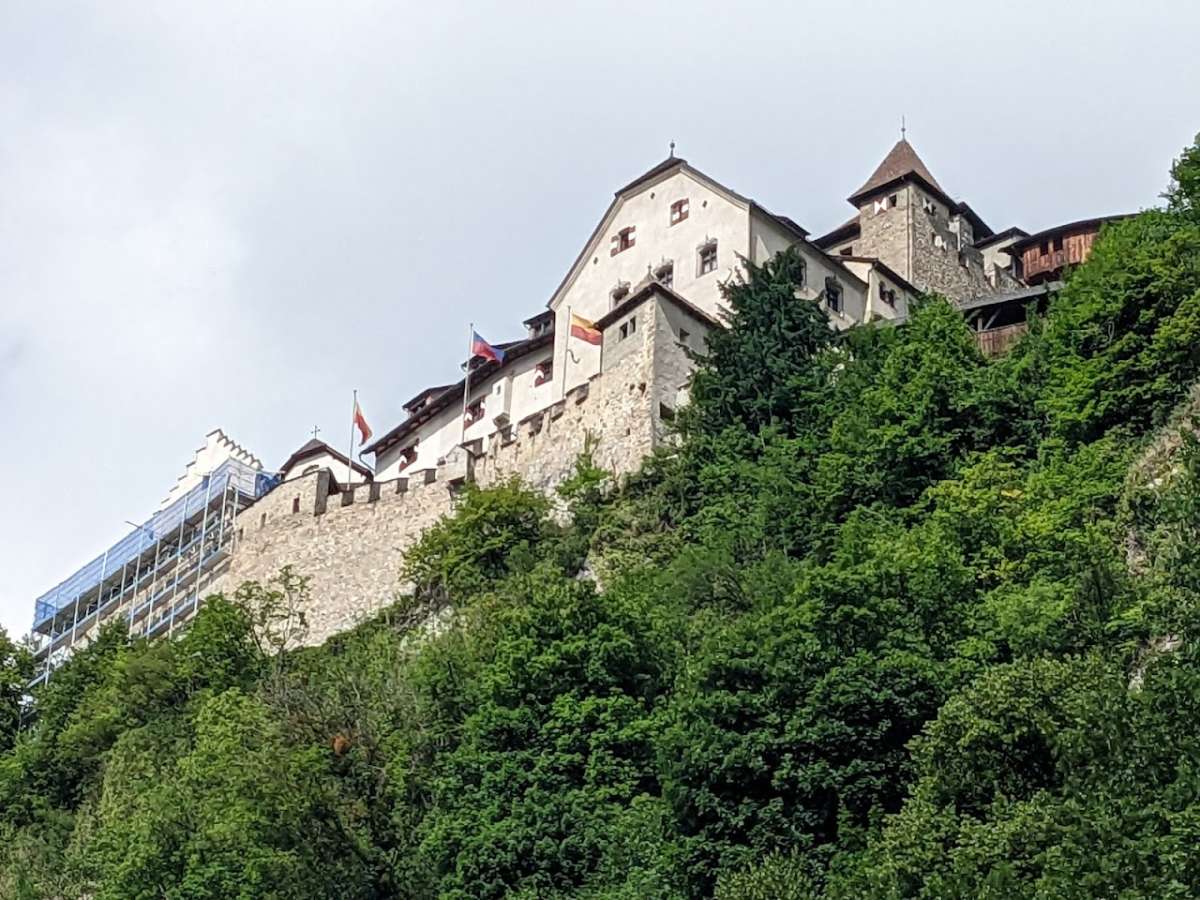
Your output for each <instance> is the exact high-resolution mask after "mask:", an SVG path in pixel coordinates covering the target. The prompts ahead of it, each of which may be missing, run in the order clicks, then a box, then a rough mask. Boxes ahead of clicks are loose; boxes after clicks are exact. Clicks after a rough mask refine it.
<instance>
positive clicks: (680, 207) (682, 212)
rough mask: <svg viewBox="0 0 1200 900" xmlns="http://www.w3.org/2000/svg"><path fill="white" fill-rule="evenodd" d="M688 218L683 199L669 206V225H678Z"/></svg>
mask: <svg viewBox="0 0 1200 900" xmlns="http://www.w3.org/2000/svg"><path fill="white" fill-rule="evenodd" d="M687 217H688V202H687V198H686V197H685V198H684V199H682V200H676V201H675V202H674V203H672V204H671V224H672V225H678V224H679V223H680V222H682V221H683V220H684V219H686V218H687Z"/></svg>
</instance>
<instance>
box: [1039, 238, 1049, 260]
mask: <svg viewBox="0 0 1200 900" xmlns="http://www.w3.org/2000/svg"><path fill="white" fill-rule="evenodd" d="M1040 249H1041V251H1042V256H1045V255H1046V254H1047V253H1049V252H1050V242H1049V241H1042V246H1041V248H1040Z"/></svg>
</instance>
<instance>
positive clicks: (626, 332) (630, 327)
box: [617, 316, 637, 341]
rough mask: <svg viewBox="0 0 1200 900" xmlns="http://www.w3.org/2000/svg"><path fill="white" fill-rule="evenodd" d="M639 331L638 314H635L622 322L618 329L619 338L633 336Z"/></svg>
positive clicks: (623, 338) (621, 339)
mask: <svg viewBox="0 0 1200 900" xmlns="http://www.w3.org/2000/svg"><path fill="white" fill-rule="evenodd" d="M636 331H637V316H634V317H633V318H632V319H630V320H629V321H628V322H622V323H621V327H620V328H619V329H617V340H618V341H623V340H625V338H628V337H633V335H634V332H636Z"/></svg>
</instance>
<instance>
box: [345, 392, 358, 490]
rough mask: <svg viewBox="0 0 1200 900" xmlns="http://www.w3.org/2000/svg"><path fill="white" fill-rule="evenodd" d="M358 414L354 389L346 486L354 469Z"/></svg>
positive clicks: (356, 396) (348, 484)
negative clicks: (355, 428) (355, 433)
mask: <svg viewBox="0 0 1200 900" xmlns="http://www.w3.org/2000/svg"><path fill="white" fill-rule="evenodd" d="M357 414H358V391H357V390H355V391H354V405H353V406H352V407H350V452H349V453H347V454H346V487H347V488H349V487H350V473H351V472H353V471H354V465H353V463H354V425H355V422H354V418H355V416H356V415H357Z"/></svg>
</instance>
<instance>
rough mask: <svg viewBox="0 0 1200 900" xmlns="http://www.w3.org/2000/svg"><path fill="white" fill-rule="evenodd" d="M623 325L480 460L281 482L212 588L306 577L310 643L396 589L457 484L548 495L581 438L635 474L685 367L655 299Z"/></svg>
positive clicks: (469, 453) (611, 464)
mask: <svg viewBox="0 0 1200 900" xmlns="http://www.w3.org/2000/svg"><path fill="white" fill-rule="evenodd" d="M630 317H636V318H637V320H638V325H637V332H636V334H637V339H636V340H631V339H630V338H628V337H627V338H626V339H625V340H624V341H622V342H621V343H622V344H623V346H622V347H621V348H620V351H619V352H617V351H615V350H614V352H613V353H612V354H611V358H610V359H611V361H606V362H605V365H604V369H603V371H602V372H601V373H600V374H597V375H594V376H592V378H591V379H589V380H588V381H587V382H585V383H584V384H581V385H579V386H577V387H576V388H574V389H572V390H570V391H568V392H567V394H566V396H564V397H562V398H561V399H560V400H558V401H557V402H555V403H553V404H551V405H550V406H549V407H547V408H546V409H544V410H542V411H540V412H538V413H536V414H534V415H531V416H528V417H526V418H525V419H523V420H521V421H520V422H517V423H515V424H514V425H512V426H510V427H509V428H508V429H506V430H505V432H504V433H502V434H501V435H500V437H499V439H497V440H493V441H492V442H491V445H490V446H489V447H488V449H487V451H486V452H479V447H478V444H479V442H475V443H474V444H468V445H467V447H466V451H459V452H458V454H452V455H449V456H448V457H447V458H446V459H444V460H443V462H442V464H441V465H439V466H438V468H437V469H436V470H433V469H431V470H428V471H426V472H424V473H420V477H419V478H417V477H414V478H412V479H406V478H400V479H395V480H391V481H384V482H374V483H372V484H366V485H358V486H357V487H355V488H352V489H350V490H347V491H345V492H337V491H334V492H332V493H331V490H332V485H333V482H332V481H331V479H330V473H329V471H328V470H322V471H320V472H315V473H311V474H309V475H305V476H302V477H300V478H296V479H294V480H291V481H287V482H284V483H283V484H281V485H279V486H278V487H276V488H275V489H274V490H273V491H271V492H270V493H269V494H267V495H266V496H264V497H262V498H261V499H260V500H259V501H258V502H257V503H255V504H254V505H253V506H251V507H250V508H249V509H247V510H245V511H244V512H243V513H242V514H241V515H240V516H239V517H238V519H237V543H236V547H235V551H234V554H233V559H232V562H231V565H230V567H229V570H228V572H226V573H225V574H224V575H223V576H222V578H221V579H220V581H219V582H218V583H217V584H215V585H214V587H213V590H214V591H216V590H226V591H232V590H234V589H236V587H237V585H239V584H241V583H242V582H243V581H247V580H258V581H265V580H266V579H268V578H270V577H271V576H272V575H274V574H275V573H276V572H278V571H279V570H280V568H282V567H283V566H284V565H291V566H292V567H293V568H294V569H295V570H296V571H297V572H298V573H300V574H302V575H306V576H308V577H309V578H310V579H311V589H312V598H313V601H312V605H311V607H310V608H309V609H308V620H309V627H310V631H309V637H308V640H309V643H312V644H317V643H320V642H322V641H324V640H325V639H326V638H328V637H329V636H330V635H332V634H336V633H337V632H339V631H343V630H345V629H347V628H352V627H353V626H354V625H356V624H357V623H359V622H361V621H363V620H364V619H366V618H369V617H370V616H372V615H374V614H375V613H377V612H378V611H379V610H380V609H382V608H383V607H384V606H386V605H387V604H389V603H390V602H392V601H393V600H394V599H395V597H396V596H397V595H398V593H400V592H402V591H403V589H404V587H405V586H404V585H402V584H401V583H400V576H399V573H400V569H401V566H402V564H403V557H404V551H405V550H406V549H408V548H409V547H410V546H411V545H412V544H413V542H415V541H416V540H417V539H418V538H419V537H420V535H421V533H422V532H423V531H424V530H425V529H426V528H428V527H429V526H430V525H432V524H434V523H435V522H437V521H438V519H440V518H441V517H442V516H444V515H446V514H448V513H450V512H451V511H452V510H453V508H454V503H455V498H456V496H457V494H458V490H457V488H458V486H459V485H460V484H461V483H462V481H463V480H464V479H470V480H474V481H475V482H476V483H478V484H480V485H482V486H487V485H492V484H495V483H497V482H499V481H502V480H504V479H506V478H509V477H512V476H518V477H520V478H521V479H522V480H523V481H524V482H526V483H527V484H529V485H530V486H531V487H533V488H536V489H537V490H540V491H544V492H546V493H552V492H553V491H554V489H555V488H556V487H557V486H558V485H559V484H561V483H562V481H563V480H564V479H566V478H568V477H570V475H571V474H572V473H573V472H574V468H575V462H576V459H577V458H578V456H579V454H580V453H581V452H583V451H584V450H585V448H587V446H588V444H589V442H590V443H591V447H592V452H593V459H594V461H595V463H596V464H597V465H599V466H601V467H603V468H605V469H608V470H609V471H611V472H612V473H613V474H614V475H615V476H620V475H621V474H623V473H627V472H630V471H632V470H634V469H636V468H637V467H638V465H639V464H640V463H641V461H642V460H643V459H644V458H645V457H646V456H647V455H648V454H649V453H650V452H651V451H652V450H653V448H654V446H655V444H656V442H657V441H658V440H659V439H660V437H661V435H662V432H663V425H664V423H663V417H662V412H663V408H664V407H665V408H666V409H667V410H668V412H673V409H674V407H673V405H672V404H673V401H674V399H675V397H676V396H677V394H678V390H679V387H680V385H681V384H683V383H685V382H686V380H687V376H688V374H689V373H690V371H691V363H690V361H689V360H688V359H687V355H686V353H685V352H684V350H683V348H682V347H680V346H679V344H678V341H677V337H678V333H677V329H676V328H673V327H672V321H671V317H670V316H668V314H667V313H666V312H665V311H664V308H663V305H662V304H661V303H660V302H658V301H656V300H650V301H647V302H645V303H643V304H641V305H640V306H639V307H638V308H637V309H636V310H634V311H632V312H631V314H630ZM675 318H678V316H675ZM626 321H628V319H627V318H626V317H623V318H622V319H621V322H626ZM681 321H682V320H681ZM692 328H693V331H692V332H691V333H692V334H697V337H699V335H698V333H697V332H698V328H697V326H695V325H694V324H693V326H692ZM610 337H612V339H613V340H614V341H616V340H617V330H616V329H615V328H613V329H609V330H607V331H606V333H605V341H606V345H605V348H606V351H607V350H608V349H609V348H608V344H607V341H608V340H609V338H610ZM614 347H615V344H614Z"/></svg>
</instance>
